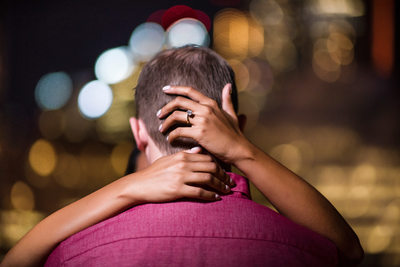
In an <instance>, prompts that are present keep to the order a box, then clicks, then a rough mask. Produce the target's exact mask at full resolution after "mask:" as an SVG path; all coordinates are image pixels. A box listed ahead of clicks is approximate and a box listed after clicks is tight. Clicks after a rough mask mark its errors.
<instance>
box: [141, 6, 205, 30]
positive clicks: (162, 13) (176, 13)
mask: <svg viewBox="0 0 400 267" xmlns="http://www.w3.org/2000/svg"><path fill="white" fill-rule="evenodd" d="M183 18H193V19H197V20H199V21H200V22H201V23H203V24H204V26H205V27H206V29H207V31H210V29H211V19H210V17H209V16H208V15H207V14H206V13H204V12H203V11H200V10H196V9H193V8H191V7H189V6H185V5H176V6H173V7H170V8H169V9H167V10H164V9H162V10H157V11H156V12H154V13H152V14H151V15H150V16H149V17H148V19H147V21H148V22H156V23H159V24H160V25H161V26H162V27H163V28H164V29H165V30H167V29H168V27H169V26H171V25H172V24H174V22H176V21H178V20H180V19H183Z"/></svg>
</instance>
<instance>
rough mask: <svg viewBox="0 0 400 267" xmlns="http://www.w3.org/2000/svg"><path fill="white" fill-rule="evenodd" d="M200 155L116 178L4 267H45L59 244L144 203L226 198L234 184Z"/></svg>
mask: <svg viewBox="0 0 400 267" xmlns="http://www.w3.org/2000/svg"><path fill="white" fill-rule="evenodd" d="M200 150H201V149H200V148H198V147H197V148H194V149H192V150H191V151H187V152H180V153H177V154H174V155H170V156H166V157H163V158H161V159H159V160H157V161H155V162H154V163H153V164H152V165H150V166H149V167H148V168H146V169H144V170H142V171H139V172H137V173H133V174H130V175H127V176H125V177H123V178H121V179H118V180H116V181H115V182H113V183H111V184H109V185H107V186H105V187H103V188H101V189H99V190H97V191H96V192H94V193H92V194H90V195H88V196H86V197H84V198H82V199H80V200H78V201H76V202H74V203H72V204H70V205H68V206H66V207H65V208H62V209H60V210H58V211H56V212H55V213H53V214H51V215H50V216H48V217H47V218H45V219H44V220H42V221H41V222H40V223H39V224H37V225H36V226H35V227H34V228H33V229H32V230H31V231H30V232H28V233H27V234H26V235H25V236H24V237H23V238H22V239H21V240H20V241H19V242H18V243H17V245H16V246H14V247H13V248H12V249H11V250H10V251H9V252H8V254H7V255H6V257H5V258H4V260H3V262H2V263H1V266H37V265H43V264H44V262H45V260H46V258H47V256H48V255H49V254H50V252H51V251H52V250H53V249H54V248H55V246H56V245H57V244H58V243H59V242H61V241H63V240H64V239H66V238H67V237H69V236H71V235H73V234H75V233H77V232H79V231H81V230H83V229H85V228H87V227H89V226H91V225H93V224H95V223H98V222H100V221H102V220H105V219H107V218H109V217H111V216H113V215H115V214H117V213H119V212H121V211H123V210H125V209H127V208H129V207H132V206H135V205H138V204H141V203H147V202H168V201H173V200H175V199H178V198H182V197H188V198H197V199H203V200H209V201H215V200H218V199H219V197H218V195H217V194H216V193H215V192H218V193H222V194H223V193H227V192H229V190H230V189H229V188H228V189H226V186H225V185H226V184H228V185H229V186H232V184H230V181H229V176H227V175H226V174H225V172H224V171H223V170H221V169H220V168H219V166H217V165H216V163H215V162H214V161H213V160H212V158H211V157H210V156H209V155H203V154H199V152H200ZM188 152H190V153H188ZM189 184H190V185H189ZM193 184H197V186H193ZM200 185H207V186H208V187H210V188H211V189H212V190H213V191H208V190H205V189H202V188H201V187H199V186H200ZM214 191H215V192H214Z"/></svg>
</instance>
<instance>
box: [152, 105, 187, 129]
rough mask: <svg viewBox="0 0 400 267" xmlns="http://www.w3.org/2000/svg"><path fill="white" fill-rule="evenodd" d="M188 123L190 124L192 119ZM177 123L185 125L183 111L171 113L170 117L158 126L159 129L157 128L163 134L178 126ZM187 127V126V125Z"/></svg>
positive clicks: (184, 113) (185, 117)
mask: <svg viewBox="0 0 400 267" xmlns="http://www.w3.org/2000/svg"><path fill="white" fill-rule="evenodd" d="M190 122H191V123H192V119H191V120H190ZM178 123H181V124H183V123H185V124H186V123H187V114H186V112H184V111H178V110H176V111H174V112H172V113H171V115H169V116H168V117H167V118H166V119H165V121H164V122H163V123H162V124H160V127H159V128H158V129H159V130H160V132H162V133H164V132H165V131H167V130H168V129H169V128H170V127H171V126H173V125H175V124H178ZM188 125H189V124H188Z"/></svg>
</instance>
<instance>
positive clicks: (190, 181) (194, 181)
mask: <svg viewBox="0 0 400 267" xmlns="http://www.w3.org/2000/svg"><path fill="white" fill-rule="evenodd" d="M185 184H187V185H196V186H206V187H208V188H209V189H214V190H215V191H216V192H220V193H222V194H227V193H229V192H230V191H231V188H230V187H229V186H228V185H227V184H225V183H224V182H222V181H221V180H220V179H218V178H217V177H215V176H214V175H212V174H211V173H205V172H197V173H192V174H191V175H189V176H187V177H186V178H185ZM214 190H213V191H214Z"/></svg>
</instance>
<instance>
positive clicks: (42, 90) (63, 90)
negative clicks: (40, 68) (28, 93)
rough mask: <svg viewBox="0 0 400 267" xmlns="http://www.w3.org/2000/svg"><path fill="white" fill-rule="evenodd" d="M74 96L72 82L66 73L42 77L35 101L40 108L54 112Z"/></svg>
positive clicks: (38, 84) (54, 73)
mask: <svg viewBox="0 0 400 267" xmlns="http://www.w3.org/2000/svg"><path fill="white" fill-rule="evenodd" d="M71 94H72V80H71V78H70V77H69V75H68V74H67V73H65V72H52V73H48V74H45V75H43V76H42V78H40V80H39V82H38V83H37V85H36V88H35V99H36V102H37V104H38V105H39V107H40V108H42V109H44V110H54V109H59V108H61V107H63V106H64V105H65V104H66V103H67V101H68V100H69V98H70V97H71Z"/></svg>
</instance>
